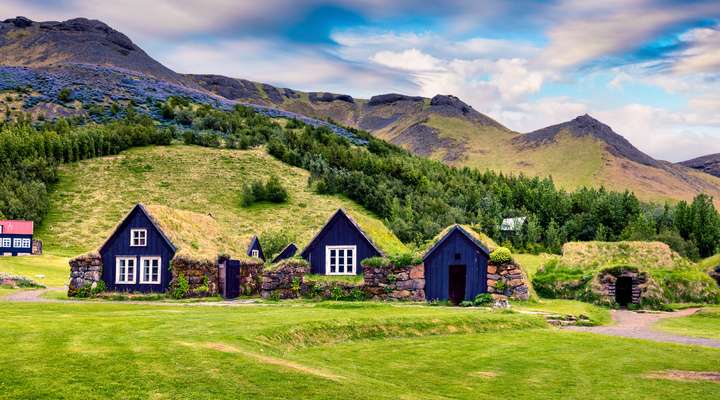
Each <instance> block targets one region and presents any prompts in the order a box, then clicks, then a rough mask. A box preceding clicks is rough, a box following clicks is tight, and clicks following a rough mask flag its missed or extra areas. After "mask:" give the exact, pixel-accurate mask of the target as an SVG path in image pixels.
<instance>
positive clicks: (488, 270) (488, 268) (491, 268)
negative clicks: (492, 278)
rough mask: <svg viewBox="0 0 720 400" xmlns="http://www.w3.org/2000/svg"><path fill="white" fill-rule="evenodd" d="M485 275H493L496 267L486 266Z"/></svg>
mask: <svg viewBox="0 0 720 400" xmlns="http://www.w3.org/2000/svg"><path fill="white" fill-rule="evenodd" d="M487 273H488V274H491V275H495V274H496V273H497V267H496V266H494V265H488V267H487Z"/></svg>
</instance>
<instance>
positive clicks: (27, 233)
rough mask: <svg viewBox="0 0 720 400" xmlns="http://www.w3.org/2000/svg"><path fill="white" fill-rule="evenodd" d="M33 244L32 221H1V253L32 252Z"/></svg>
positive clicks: (14, 254)
mask: <svg viewBox="0 0 720 400" xmlns="http://www.w3.org/2000/svg"><path fill="white" fill-rule="evenodd" d="M32 244H33V222H32V221H10V220H5V221H0V255H8V254H10V255H13V256H16V255H18V254H32Z"/></svg>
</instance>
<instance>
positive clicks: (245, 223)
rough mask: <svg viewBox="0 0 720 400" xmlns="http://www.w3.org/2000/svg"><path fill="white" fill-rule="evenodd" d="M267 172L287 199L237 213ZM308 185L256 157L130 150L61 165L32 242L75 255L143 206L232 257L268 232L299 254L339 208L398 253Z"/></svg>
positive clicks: (182, 149)
mask: <svg viewBox="0 0 720 400" xmlns="http://www.w3.org/2000/svg"><path fill="white" fill-rule="evenodd" d="M268 171H273V173H275V174H277V176H278V177H279V178H280V180H281V182H282V183H283V185H284V186H285V187H286V188H287V189H288V191H289V192H290V193H291V196H290V200H289V201H288V202H287V203H285V204H280V205H275V204H263V203H260V204H256V205H253V206H251V207H248V208H243V207H241V206H240V192H241V188H242V186H243V185H244V184H246V183H248V182H249V181H251V180H253V179H260V178H262V179H265V178H266V177H267V176H268ZM307 178H308V173H307V172H306V171H304V170H301V169H298V168H293V167H290V166H288V165H286V164H283V163H281V162H279V161H277V160H275V159H273V158H272V157H270V156H268V155H267V154H266V153H265V152H264V151H263V150H248V151H240V150H218V149H210V148H204V147H198V146H181V145H173V146H166V147H144V148H137V149H132V150H129V151H126V152H123V153H121V154H119V155H117V156H110V157H102V158H97V159H92V160H86V161H82V162H79V163H74V164H68V165H64V166H63V167H62V169H61V174H60V182H59V184H58V185H57V187H56V188H55V189H54V191H53V193H52V195H51V202H50V210H51V211H50V213H49V215H48V217H47V218H46V219H45V221H44V222H43V224H42V226H40V227H39V229H38V232H37V236H38V237H39V238H40V239H42V240H43V242H44V244H45V249H46V251H50V252H56V253H63V254H78V253H82V252H86V251H89V250H93V249H95V248H96V247H98V246H99V245H100V244H102V242H103V240H104V239H105V238H106V237H107V235H108V234H109V233H110V232H111V231H112V229H113V227H114V226H115V225H116V224H117V223H118V222H119V221H120V220H121V219H122V218H123V217H124V216H125V214H126V213H127V212H128V211H129V210H130V209H131V208H132V206H133V205H134V204H135V203H137V202H142V203H146V204H153V205H155V206H154V207H155V208H157V209H160V210H163V209H165V208H163V207H162V206H165V207H171V208H173V209H177V210H182V211H181V212H180V214H182V215H184V216H187V215H198V216H199V217H198V218H200V219H208V220H212V223H208V224H203V226H204V227H206V228H203V229H211V228H212V229H216V230H220V231H222V232H224V236H226V237H233V238H236V240H233V241H228V243H226V244H225V247H224V248H221V250H222V251H227V252H229V253H230V254H236V253H238V252H240V251H244V243H246V242H248V239H249V238H250V237H251V236H252V235H256V234H258V235H260V234H262V233H264V232H270V231H272V232H279V231H282V232H286V233H288V234H289V235H290V236H291V237H295V239H296V243H297V244H298V245H299V246H300V247H302V246H304V244H306V243H307V242H308V241H309V240H310V239H311V238H312V237H313V235H314V234H315V233H316V232H317V230H318V229H319V228H320V227H321V226H322V225H323V224H324V223H325V221H326V220H327V219H328V218H329V217H330V215H331V214H332V213H333V212H334V211H335V210H336V209H337V208H340V207H342V208H345V209H347V210H349V211H350V212H351V213H352V215H353V217H355V218H356V219H357V220H358V222H359V223H360V224H361V225H362V226H363V227H365V228H366V229H369V230H373V231H375V232H379V233H380V234H381V235H383V236H384V237H387V238H390V239H389V242H390V243H386V245H388V246H390V247H391V248H394V249H399V250H404V246H403V245H402V244H401V243H400V242H399V241H397V239H396V238H394V235H392V234H391V233H389V232H388V231H387V228H385V226H384V225H383V223H382V222H381V221H379V220H378V219H376V218H375V217H373V216H372V215H371V214H369V213H368V212H366V211H365V210H364V209H363V208H362V207H360V206H358V205H357V204H355V203H354V202H352V201H350V200H347V199H343V198H341V197H338V196H323V195H317V194H314V193H313V192H311V191H310V190H309V189H308V188H307ZM174 213H175V214H178V212H174ZM193 213H196V214H193ZM204 234H205V233H204V232H203V231H202V230H198V232H196V233H195V235H196V236H197V245H198V246H199V245H200V243H203V241H204V240H205V238H204V236H203V235H204ZM213 245H214V246H220V245H219V244H218V243H214V244H213Z"/></svg>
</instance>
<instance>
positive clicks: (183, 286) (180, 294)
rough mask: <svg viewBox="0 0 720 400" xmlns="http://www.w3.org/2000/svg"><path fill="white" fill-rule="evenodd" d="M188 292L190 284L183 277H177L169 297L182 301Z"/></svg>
mask: <svg viewBox="0 0 720 400" xmlns="http://www.w3.org/2000/svg"><path fill="white" fill-rule="evenodd" d="M189 291H190V284H188V281H187V278H185V275H182V274H181V275H180V276H178V279H177V282H175V284H174V285H173V287H172V289H171V290H170V296H172V298H174V299H182V298H185V297H186V296H187V294H188V292H189Z"/></svg>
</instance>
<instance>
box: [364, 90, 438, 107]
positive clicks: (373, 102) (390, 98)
mask: <svg viewBox="0 0 720 400" xmlns="http://www.w3.org/2000/svg"><path fill="white" fill-rule="evenodd" d="M398 101H412V102H416V101H425V99H424V98H423V97H419V96H405V95H402V94H397V93H388V94H381V95H377V96H373V97H371V98H370V101H368V102H367V105H368V106H370V107H372V106H380V105H385V104H392V103H395V102H398Z"/></svg>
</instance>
